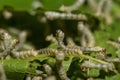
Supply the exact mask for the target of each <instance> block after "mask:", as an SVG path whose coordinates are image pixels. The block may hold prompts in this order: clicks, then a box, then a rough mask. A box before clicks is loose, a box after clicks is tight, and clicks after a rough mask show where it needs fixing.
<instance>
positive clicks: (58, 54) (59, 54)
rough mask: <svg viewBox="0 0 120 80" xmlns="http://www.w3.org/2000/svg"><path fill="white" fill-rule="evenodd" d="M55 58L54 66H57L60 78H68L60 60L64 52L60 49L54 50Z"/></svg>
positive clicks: (62, 58)
mask: <svg viewBox="0 0 120 80" xmlns="http://www.w3.org/2000/svg"><path fill="white" fill-rule="evenodd" d="M55 58H56V68H57V72H58V75H59V77H60V79H61V80H70V79H69V78H68V77H67V74H66V72H65V70H64V68H63V65H62V61H63V60H64V53H63V52H62V51H58V52H56V55H55Z"/></svg>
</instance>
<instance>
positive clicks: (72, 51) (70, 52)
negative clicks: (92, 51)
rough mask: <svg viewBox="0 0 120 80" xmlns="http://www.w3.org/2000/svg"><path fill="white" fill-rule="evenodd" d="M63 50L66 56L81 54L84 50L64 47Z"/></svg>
mask: <svg viewBox="0 0 120 80" xmlns="http://www.w3.org/2000/svg"><path fill="white" fill-rule="evenodd" d="M63 52H64V53H65V55H66V56H71V55H72V56H79V55H81V54H83V52H82V51H81V50H80V49H69V48H68V49H64V50H63Z"/></svg>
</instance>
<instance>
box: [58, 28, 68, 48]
mask: <svg viewBox="0 0 120 80" xmlns="http://www.w3.org/2000/svg"><path fill="white" fill-rule="evenodd" d="M56 39H57V42H58V46H59V48H61V49H65V48H66V46H65V45H64V43H63V39H64V33H63V32H62V31H61V30H57V31H56Z"/></svg>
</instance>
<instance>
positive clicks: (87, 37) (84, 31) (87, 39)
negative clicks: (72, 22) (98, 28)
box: [78, 21, 95, 47]
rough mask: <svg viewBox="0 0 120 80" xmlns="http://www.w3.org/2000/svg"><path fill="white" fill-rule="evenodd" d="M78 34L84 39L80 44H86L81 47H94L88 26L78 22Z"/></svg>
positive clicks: (93, 40)
mask: <svg viewBox="0 0 120 80" xmlns="http://www.w3.org/2000/svg"><path fill="white" fill-rule="evenodd" d="M78 32H79V34H80V33H82V36H83V37H82V38H85V39H83V40H84V41H81V44H83V42H84V44H86V45H84V44H83V45H82V46H83V47H93V46H94V45H95V39H94V36H93V34H92V32H91V31H90V29H89V27H88V25H85V24H84V23H83V22H82V21H80V22H78ZM80 36H81V35H80Z"/></svg>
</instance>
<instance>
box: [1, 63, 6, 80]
mask: <svg viewBox="0 0 120 80" xmlns="http://www.w3.org/2000/svg"><path fill="white" fill-rule="evenodd" d="M0 80H7V79H6V75H5V71H4V69H3V66H2V64H1V63H0Z"/></svg>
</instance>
